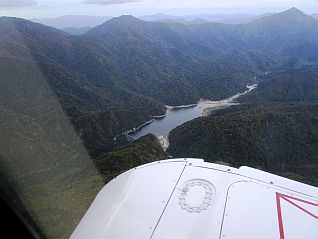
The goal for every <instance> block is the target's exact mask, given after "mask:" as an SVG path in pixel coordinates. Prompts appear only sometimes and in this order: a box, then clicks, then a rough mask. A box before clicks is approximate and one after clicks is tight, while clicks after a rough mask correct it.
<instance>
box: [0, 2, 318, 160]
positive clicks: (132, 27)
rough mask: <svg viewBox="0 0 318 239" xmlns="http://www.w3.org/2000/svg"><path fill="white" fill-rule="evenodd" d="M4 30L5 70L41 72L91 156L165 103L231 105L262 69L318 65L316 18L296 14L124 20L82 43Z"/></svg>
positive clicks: (49, 31) (7, 25)
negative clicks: (243, 19) (233, 21)
mask: <svg viewBox="0 0 318 239" xmlns="http://www.w3.org/2000/svg"><path fill="white" fill-rule="evenodd" d="M291 26H292V27H291ZM0 27H1V28H0V54H1V56H2V57H1V59H2V61H3V65H7V66H8V67H7V68H6V72H11V71H16V70H14V69H11V67H12V66H13V65H14V64H13V62H15V61H17V62H18V63H19V65H21V66H20V67H21V68H28V67H30V64H33V65H34V66H36V65H38V66H39V69H41V71H42V72H43V77H44V78H45V79H47V81H48V82H49V83H50V85H51V87H52V89H54V91H55V92H56V95H57V96H58V97H59V100H60V102H61V104H62V107H63V108H64V109H65V111H66V112H67V113H68V115H69V117H70V119H71V121H72V123H73V124H74V126H75V128H76V131H77V132H78V133H79V135H81V137H82V138H83V139H84V142H85V144H86V146H87V148H88V150H89V151H90V153H91V154H93V155H98V154H100V153H103V152H107V151H109V150H111V149H112V148H113V147H114V146H115V145H114V144H116V143H115V142H114V141H112V138H114V137H115V136H116V135H118V134H120V133H122V132H123V131H125V130H128V129H131V128H133V127H136V126H138V125H139V124H141V123H142V122H144V121H146V120H149V119H150V118H151V115H161V114H163V113H164V105H165V104H168V105H178V104H188V103H193V102H196V101H197V100H199V99H200V98H207V99H220V98H224V97H227V96H229V95H232V94H234V93H236V92H237V91H239V90H243V89H244V88H245V85H246V84H247V83H248V82H252V81H253V79H254V76H255V75H257V74H259V73H260V72H264V71H268V70H274V69H279V68H292V67H297V66H299V65H302V64H307V63H311V62H316V61H317V56H316V55H315V54H313V53H314V52H315V50H316V49H317V44H318V21H317V20H315V19H314V18H312V17H310V16H308V15H306V14H304V13H302V12H301V11H299V10H298V9H295V8H293V9H290V10H288V11H285V12H282V13H279V14H275V15H271V16H267V17H263V18H260V19H257V20H254V21H253V22H250V23H247V24H243V25H224V24H220V23H207V24H195V25H184V24H176V23H161V22H145V21H142V20H140V19H137V18H135V17H132V16H122V17H118V18H113V19H111V20H109V21H107V22H105V23H103V24H101V25H99V26H97V27H95V28H93V29H91V30H90V31H89V32H88V33H87V34H84V35H82V36H81V37H73V36H70V35H68V34H66V33H64V32H63V31H60V30H57V29H54V28H51V27H47V26H44V25H41V24H36V23H33V22H31V21H27V20H23V19H18V18H8V17H2V18H1V19H0ZM10 62H11V63H10ZM3 73H4V72H3ZM5 78H6V76H5V75H3V78H2V79H5ZM8 80H9V79H8ZM63 85H64V86H63ZM62 86H63V87H62ZM3 90H5V89H4V88H3ZM7 100H9V99H7Z"/></svg>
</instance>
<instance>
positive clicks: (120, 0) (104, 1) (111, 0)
mask: <svg viewBox="0 0 318 239" xmlns="http://www.w3.org/2000/svg"><path fill="white" fill-rule="evenodd" d="M0 1H1V0H0ZM130 2H139V0H85V1H84V2H83V3H85V4H98V5H113V4H124V3H130Z"/></svg>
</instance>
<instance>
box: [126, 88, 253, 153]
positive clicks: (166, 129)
mask: <svg viewBox="0 0 318 239" xmlns="http://www.w3.org/2000/svg"><path fill="white" fill-rule="evenodd" d="M246 87H247V90H246V91H245V92H242V93H237V94H235V95H233V96H231V97H229V98H227V99H224V100H219V101H210V100H200V101H199V102H198V103H197V104H193V105H183V106H166V108H167V112H166V115H165V116H162V117H156V118H154V119H153V120H152V121H151V122H148V123H146V124H145V125H144V126H142V127H139V128H138V129H137V130H133V131H130V132H129V133H128V135H129V137H132V138H133V139H139V138H140V137H142V136H144V135H146V134H149V133H151V134H154V135H156V136H157V137H158V139H159V141H160V144H161V146H162V147H163V149H165V150H166V149H167V148H168V146H169V141H168V136H169V133H170V131H171V130H172V129H174V128H176V127H177V126H179V125H182V124H183V123H185V122H187V121H190V120H193V119H195V118H198V117H202V116H205V115H208V114H209V113H210V112H211V111H215V110H218V109H223V108H225V107H229V106H231V105H236V104H238V103H236V99H237V98H239V97H240V96H242V95H245V94H247V93H248V92H250V91H252V90H253V89H255V88H256V87H257V84H253V85H247V86H246Z"/></svg>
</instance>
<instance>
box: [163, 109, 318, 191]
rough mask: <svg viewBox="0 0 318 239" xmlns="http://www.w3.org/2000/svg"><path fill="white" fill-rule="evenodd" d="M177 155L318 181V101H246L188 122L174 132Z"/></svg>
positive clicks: (173, 147)
mask: <svg viewBox="0 0 318 239" xmlns="http://www.w3.org/2000/svg"><path fill="white" fill-rule="evenodd" d="M169 141H170V146H169V149H168V152H169V154H171V155H172V156H173V157H198V158H204V159H205V160H206V161H209V162H214V161H225V162H227V163H230V164H231V165H232V166H236V167H238V166H242V165H246V166H251V167H255V168H261V169H263V170H266V171H270V172H274V173H279V174H283V175H285V176H290V177H291V178H294V179H297V180H301V181H303V182H306V183H309V184H313V185H316V186H317V185H318V178H317V175H316V174H315V173H314V172H315V171H317V168H318V158H317V155H318V104H317V103H312V104H310V103H306V104H305V103H298V104H292V105H286V104H272V105H265V106H241V107H234V108H232V109H230V110H225V111H223V112H219V113H217V115H211V116H208V117H204V118H198V119H196V120H193V121H191V122H188V123H186V124H184V125H182V126H180V127H178V128H176V129H175V130H173V131H172V132H171V134H170V137H169Z"/></svg>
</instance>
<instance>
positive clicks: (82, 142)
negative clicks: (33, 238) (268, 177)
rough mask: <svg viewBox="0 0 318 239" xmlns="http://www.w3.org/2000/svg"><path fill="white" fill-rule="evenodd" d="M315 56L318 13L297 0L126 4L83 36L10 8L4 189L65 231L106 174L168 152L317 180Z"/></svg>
mask: <svg viewBox="0 0 318 239" xmlns="http://www.w3.org/2000/svg"><path fill="white" fill-rule="evenodd" d="M317 63H318V19H316V18H314V17H312V16H310V15H307V14H305V13H303V12H302V11H300V10H298V9H296V8H291V9H289V10H286V11H283V12H280V13H276V14H270V15H264V16H262V17H258V18H257V19H254V20H251V21H248V22H247V23H244V24H224V23H213V22H202V23H198V24H184V23H180V22H151V21H144V20H140V19H138V18H136V17H134V16H130V15H123V16H120V17H115V18H112V19H107V21H105V22H104V23H102V24H100V25H98V26H95V27H91V28H89V29H86V30H85V33H83V34H79V35H72V34H69V33H66V32H64V31H62V30H59V29H56V28H53V27H49V26H46V25H42V24H39V23H35V22H32V21H29V20H26V19H22V18H16V17H0V83H1V87H0V151H1V152H0V164H1V168H0V169H1V177H0V190H1V192H3V195H4V196H5V197H7V198H8V199H12V198H13V200H11V202H12V204H13V205H14V206H15V207H17V208H20V209H21V210H22V214H23V216H24V217H25V218H26V220H27V222H28V223H30V224H31V225H37V227H36V230H37V231H38V233H39V234H41V235H43V238H68V237H69V235H70V234H71V232H72V231H73V230H74V228H75V227H76V225H77V223H78V222H79V220H80V219H81V218H82V216H83V214H84V213H85V211H86V210H87V208H88V206H89V205H90V203H91V202H92V200H93V199H94V198H95V196H96V194H97V192H98V191H99V190H100V189H101V188H102V187H103V185H105V183H107V182H109V181H110V180H112V179H113V178H115V177H116V176H117V175H118V174H120V173H122V172H123V171H126V170H129V169H131V168H134V167H136V166H139V165H140V164H144V163H148V162H153V161H156V160H159V159H165V158H168V157H169V155H170V156H172V157H199V158H204V159H205V160H206V161H208V162H216V161H223V162H226V163H228V164H230V165H232V166H234V167H239V166H242V165H247V166H251V167H255V168H259V169H262V170H265V171H268V172H273V173H276V174H279V175H282V176H285V177H289V178H292V179H295V180H298V181H301V182H305V183H308V184H311V185H314V186H317V185H318V179H317V175H318V171H317V170H318V166H317V165H318V158H317V155H318V151H317V150H318V145H317V143H318V132H317V130H318V68H317ZM264 72H265V74H264ZM255 76H257V77H256V78H255ZM256 84H257V87H256ZM247 85H248V89H247V88H246V86H247ZM238 92H242V93H239V94H238ZM202 99H204V100H202ZM178 106H179V107H178ZM156 116H157V117H156ZM163 116H164V117H163ZM201 116H204V117H201ZM145 122H150V123H149V124H147V125H145V126H144V127H141V128H139V126H141V125H143V124H144V123H145ZM133 129H135V130H134V131H136V132H131V130H133ZM136 129H137V130H136ZM129 131H130V133H129V135H130V136H131V137H133V138H134V139H136V140H134V141H133V142H131V141H130V140H127V138H126V135H125V134H123V132H129ZM155 135H156V136H157V137H156V136H155ZM168 140H169V141H168ZM163 147H164V149H166V150H167V151H165V150H163ZM12 195H14V196H12ZM48 215H49V216H48Z"/></svg>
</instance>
